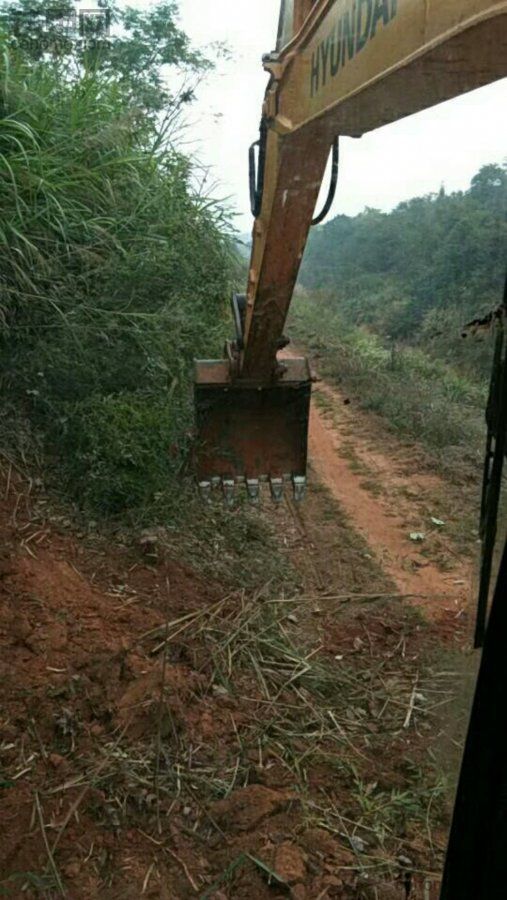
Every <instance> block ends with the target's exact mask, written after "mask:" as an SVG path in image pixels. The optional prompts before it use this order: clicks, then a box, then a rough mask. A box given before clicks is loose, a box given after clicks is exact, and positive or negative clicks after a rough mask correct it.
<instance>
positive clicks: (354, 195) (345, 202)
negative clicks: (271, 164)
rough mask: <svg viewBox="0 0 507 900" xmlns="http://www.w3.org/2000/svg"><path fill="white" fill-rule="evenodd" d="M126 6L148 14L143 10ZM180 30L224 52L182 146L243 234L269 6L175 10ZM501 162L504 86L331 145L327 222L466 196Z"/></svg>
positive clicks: (209, 4)
mask: <svg viewBox="0 0 507 900" xmlns="http://www.w3.org/2000/svg"><path fill="white" fill-rule="evenodd" d="M130 3H131V5H136V6H148V5H149V4H148V2H146V0H130ZM179 5H180V10H181V24H182V26H183V27H184V29H185V31H186V32H187V33H188V34H189V36H190V37H191V38H192V40H193V42H194V43H195V44H196V45H197V46H204V45H206V44H209V43H211V42H213V41H225V42H227V44H228V46H229V48H230V51H231V53H232V59H231V60H230V61H221V62H219V64H218V67H217V70H216V72H214V73H213V74H212V75H211V76H210V77H209V79H208V81H207V82H206V84H204V85H202V86H201V88H200V91H199V97H198V101H197V103H196V104H194V106H193V107H192V110H191V112H190V114H189V127H188V129H187V133H186V140H187V141H188V142H189V146H190V147H191V149H192V150H193V151H194V152H195V153H196V154H197V155H198V157H199V159H200V160H201V162H202V163H204V164H206V165H208V166H210V167H211V178H212V179H213V181H215V182H218V185H217V186H216V188H215V193H216V194H217V195H219V196H223V197H230V200H231V204H232V205H233V207H234V208H235V209H237V211H238V212H239V213H240V214H241V215H240V217H239V218H238V220H237V226H238V227H239V228H240V230H241V231H244V230H249V228H250V224H251V217H250V215H249V202H248V184H247V151H248V147H249V145H250V143H251V142H252V141H253V140H255V139H256V138H257V129H258V124H259V119H260V111H261V103H262V97H263V93H264V88H265V85H266V82H267V76H266V74H265V73H264V71H263V69H262V65H261V57H262V54H263V53H264V52H267V51H269V50H272V49H273V48H274V44H275V36H276V30H277V22H278V10H279V5H280V4H279V0H255V2H252V0H179ZM506 158H507V79H504V80H503V81H501V82H496V83H495V84H492V85H489V86H488V87H486V88H482V89H480V90H479V91H474V92H473V93H471V94H468V95H465V96H462V97H459V98H457V99H455V100H451V101H449V102H448V103H444V104H442V105H440V106H438V107H434V108H433V109H431V110H427V111H425V112H422V113H418V114H417V115H415V116H411V117H410V118H408V119H405V120H402V121H401V122H398V123H395V124H393V125H388V126H385V127H384V128H381V129H379V130H377V131H375V132H372V133H370V134H367V135H365V136H364V137H362V138H361V139H360V140H354V139H351V138H343V139H342V141H341V165H340V181H339V189H338V194H337V198H336V200H335V205H334V208H333V212H334V213H336V212H344V213H348V214H354V213H357V212H359V211H360V210H362V209H363V208H364V207H365V206H373V207H378V208H380V209H390V208H392V207H393V206H395V205H396V204H397V203H399V202H400V201H401V200H404V199H407V198H409V197H413V196H415V195H417V194H424V193H429V192H431V191H437V190H438V189H439V188H440V186H441V185H442V184H443V185H444V186H445V188H446V190H449V191H450V190H455V189H460V188H466V187H467V186H468V184H469V182H470V178H471V177H472V176H473V175H474V174H475V172H476V171H477V169H478V168H479V167H480V166H481V165H483V164H484V163H489V162H501V161H502V160H505V159H506Z"/></svg>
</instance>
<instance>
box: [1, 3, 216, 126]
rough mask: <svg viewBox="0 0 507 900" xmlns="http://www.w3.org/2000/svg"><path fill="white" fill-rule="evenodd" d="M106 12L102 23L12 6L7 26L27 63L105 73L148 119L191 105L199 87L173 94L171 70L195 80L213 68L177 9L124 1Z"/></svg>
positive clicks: (4, 10) (65, 6) (7, 7)
mask: <svg viewBox="0 0 507 900" xmlns="http://www.w3.org/2000/svg"><path fill="white" fill-rule="evenodd" d="M76 2H77V3H79V2H81V0H76ZM99 5H100V13H101V15H91V14H90V13H89V11H88V12H86V11H83V12H82V13H79V7H76V6H75V4H74V2H72V0H8V2H6V0H4V2H2V3H0V21H1V23H2V29H3V32H4V34H5V35H6V37H7V40H8V44H9V45H10V47H11V49H17V50H19V51H20V52H22V54H23V56H24V58H25V59H28V60H31V61H32V63H34V64H37V63H40V62H42V61H44V62H46V63H48V62H50V63H53V65H57V66H58V67H60V68H62V69H65V72H66V77H67V78H72V77H74V78H76V77H79V75H80V73H81V72H82V71H83V70H85V71H101V72H103V73H104V74H105V75H107V77H108V78H109V79H111V80H112V81H114V82H115V83H116V84H117V85H118V87H119V89H121V91H122V92H123V93H124V94H125V95H126V96H127V98H128V99H129V100H130V101H131V102H133V103H135V104H137V105H138V106H139V107H141V108H142V109H143V111H144V112H145V113H148V114H150V113H152V114H156V113H159V112H160V111H161V110H162V109H164V108H166V109H167V107H169V106H178V107H179V106H181V105H182V104H184V103H188V102H189V101H191V100H192V99H193V96H194V91H193V88H192V87H191V86H190V87H188V86H187V87H185V88H184V89H183V90H177V91H171V90H170V88H169V86H168V78H167V67H173V68H174V67H176V68H178V69H179V70H184V71H185V72H187V73H191V75H192V76H195V75H196V74H197V73H201V72H203V71H205V70H207V69H209V68H210V67H211V66H212V63H211V61H210V59H208V58H207V57H205V56H204V55H203V54H202V53H200V52H199V51H197V50H194V49H193V48H192V46H191V43H190V40H189V38H188V36H187V35H186V34H185V32H184V31H182V30H181V28H180V27H179V26H178V4H177V2H175V0H163V2H160V3H158V4H157V5H156V6H154V7H152V8H150V9H148V10H137V9H132V8H130V7H123V6H120V5H119V3H118V2H116V0H101V2H100V4H99Z"/></svg>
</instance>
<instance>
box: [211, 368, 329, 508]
mask: <svg viewBox="0 0 507 900" xmlns="http://www.w3.org/2000/svg"><path fill="white" fill-rule="evenodd" d="M283 367H284V371H283V374H282V376H281V378H280V379H279V380H278V381H277V383H276V385H274V386H269V387H260V386H259V385H256V384H252V383H251V382H242V381H241V380H240V379H238V380H236V379H235V380H234V381H232V380H231V376H230V373H229V364H228V362H227V361H226V360H211V361H199V362H197V363H196V375H195V408H196V421H197V446H196V451H195V468H196V472H197V477H198V480H199V486H200V489H201V493H202V494H203V495H204V496H206V495H207V494H211V491H212V489H213V488H221V489H222V490H223V492H224V494H225V498H226V500H228V501H230V502H233V499H234V495H235V492H236V491H237V490H240V489H241V488H240V486H241V485H243V486H244V488H245V489H246V493H247V496H248V498H249V499H250V501H251V502H252V503H256V502H258V498H259V495H260V484H261V483H262V482H269V483H270V485H271V494H272V496H273V499H274V500H275V501H278V502H279V501H281V500H282V499H283V495H284V483H287V482H290V483H291V484H292V486H293V489H294V496H295V499H296V500H301V499H303V495H304V492H305V487H306V459H307V440H308V420H309V413H310V395H311V378H310V369H309V365H308V362H307V360H306V359H286V360H284V361H283Z"/></svg>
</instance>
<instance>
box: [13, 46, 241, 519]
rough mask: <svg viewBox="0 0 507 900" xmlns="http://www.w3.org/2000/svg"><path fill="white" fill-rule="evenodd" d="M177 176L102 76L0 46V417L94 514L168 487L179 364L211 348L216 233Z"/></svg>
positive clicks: (181, 406)
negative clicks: (40, 451) (33, 442)
mask: <svg viewBox="0 0 507 900" xmlns="http://www.w3.org/2000/svg"><path fill="white" fill-rule="evenodd" d="M191 175H192V170H191V164H190V162H189V160H188V159H186V158H185V157H184V156H183V155H182V154H181V153H178V152H177V151H176V150H175V149H174V148H173V147H172V146H171V143H170V140H169V139H168V136H167V135H161V134H160V132H159V131H157V127H156V125H154V123H153V119H152V118H148V117H146V116H145V115H144V114H143V111H142V110H140V109H137V108H135V107H131V106H130V105H129V104H128V103H127V101H126V100H125V97H124V96H123V95H122V93H121V90H120V88H119V87H118V85H116V84H115V83H114V82H113V81H111V80H108V77H107V75H104V74H98V73H93V72H81V73H78V74H77V75H76V74H74V76H73V77H72V78H71V77H69V76H68V73H66V72H65V71H62V70H61V68H59V67H58V66H55V65H50V64H48V63H47V62H41V63H39V64H34V63H30V64H28V63H27V62H26V61H24V60H23V58H22V57H20V56H16V55H15V54H12V53H10V52H8V51H7V50H6V48H5V47H3V48H2V46H1V41H0V204H1V207H2V222H1V223H0V246H1V256H0V347H1V370H0V372H1V390H2V395H3V404H4V416H2V421H3V420H5V410H6V409H7V408H8V409H9V410H10V413H9V417H8V418H9V419H10V420H11V422H12V421H13V420H14V419H16V417H18V418H19V419H20V420H21V419H22V420H23V421H24V422H25V423H26V422H28V423H30V428H31V431H32V438H33V439H35V437H37V438H38V439H39V443H41V444H42V446H43V448H44V452H45V453H46V458H47V456H48V454H49V458H50V459H51V460H52V463H53V466H54V468H55V470H56V469H57V470H58V478H59V482H60V484H62V485H63V486H65V487H66V489H67V490H69V491H70V492H71V493H72V494H73V496H75V497H76V498H78V499H79V501H80V502H81V503H82V504H84V505H85V506H89V507H91V508H93V509H94V511H99V512H103V513H105V514H111V513H119V512H122V511H124V510H125V509H128V508H134V507H139V506H143V505H144V506H146V504H148V505H149V503H150V498H151V497H152V496H153V495H154V494H155V493H156V492H157V491H160V490H165V489H166V488H167V485H168V484H170V483H171V480H172V481H174V479H175V477H177V474H178V472H179V471H180V469H181V465H182V459H183V455H184V452H185V445H186V442H187V437H186V435H187V431H188V428H189V426H190V423H191V411H190V377H189V373H190V367H191V363H192V359H193V357H195V356H197V355H199V354H202V353H206V354H209V353H210V352H212V351H213V349H214V348H215V350H217V351H218V349H219V345H220V341H221V340H222V332H223V330H224V300H225V298H226V297H227V294H228V290H229V283H230V280H231V278H232V277H233V269H234V265H235V257H234V252H233V250H232V243H231V241H230V240H229V237H228V233H229V232H230V231H231V228H230V223H229V221H228V218H227V216H226V214H225V213H224V212H223V211H222V210H221V209H220V208H219V207H217V206H216V205H214V204H212V203H210V202H209V200H208V199H207V198H206V197H200V196H198V195H197V194H196V193H195V192H194V191H193V190H192V187H191ZM24 438H25V446H26V434H25V436H24ZM12 439H13V434H12V429H11V431H10V436H9V441H10V443H11V444H12ZM2 440H3V441H4V442H5V441H6V440H7V437H6V434H5V432H4V433H3V434H0V441H2ZM11 450H12V447H11Z"/></svg>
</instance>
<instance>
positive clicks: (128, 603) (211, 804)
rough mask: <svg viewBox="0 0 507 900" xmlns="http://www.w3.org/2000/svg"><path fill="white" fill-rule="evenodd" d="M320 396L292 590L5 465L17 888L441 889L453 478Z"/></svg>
mask: <svg viewBox="0 0 507 900" xmlns="http://www.w3.org/2000/svg"><path fill="white" fill-rule="evenodd" d="M320 392H321V394H323V395H324V397H325V398H326V400H327V405H326V410H323V408H322V407H318V406H316V405H314V410H313V413H312V426H311V445H310V454H311V460H312V466H313V475H312V479H313V489H312V490H311V491H310V496H309V499H308V502H307V503H306V504H305V506H304V507H303V508H302V509H301V510H299V511H297V510H296V509H294V507H292V506H291V505H290V504H289V505H288V506H283V507H281V508H278V509H269V510H267V511H266V514H265V515H266V517H267V519H268V520H270V522H271V524H272V525H274V526H275V529H276V532H277V542H278V552H280V553H281V554H282V555H281V558H282V559H283V558H285V559H286V561H287V566H291V567H295V569H296V570H297V571H298V572H299V578H300V590H299V592H297V593H294V589H293V587H291V592H290V593H284V591H281V592H279V593H277V594H276V595H273V592H272V591H270V585H269V584H267V585H259V588H258V590H257V591H255V592H253V593H252V592H249V593H247V592H246V591H244V590H242V589H241V588H238V590H237V591H233V592H232V593H231V592H230V591H225V590H224V589H223V588H222V587H221V585H220V584H216V583H212V582H210V581H209V580H204V579H203V578H201V577H199V576H198V575H197V574H196V573H195V572H192V571H190V570H188V569H186V568H185V567H184V566H182V565H180V564H179V563H178V562H177V561H175V560H174V558H171V557H170V556H169V555H168V554H167V553H166V552H165V551H164V548H163V547H162V548H161V551H160V553H159V554H158V558H157V559H150V560H147V559H146V557H145V556H143V546H142V544H139V545H136V544H135V543H134V544H130V545H129V546H125V545H121V544H119V545H117V544H115V543H114V542H111V541H108V540H106V539H104V538H99V537H96V538H93V539H92V538H90V536H89V535H88V536H82V535H79V534H76V533H72V529H71V525H70V523H69V522H66V521H65V520H64V519H62V518H61V517H60V518H58V517H56V516H54V515H51V514H50V507H49V505H48V504H47V503H46V502H45V500H44V498H43V497H39V498H34V497H33V496H30V492H29V490H28V487H27V486H26V485H25V484H24V483H23V482H22V480H21V479H18V478H15V477H13V473H12V471H10V472H6V473H3V474H4V476H5V477H4V479H3V482H2V500H1V502H0V537H1V538H2V554H1V557H0V698H1V712H0V719H1V721H0V728H1V735H0V802H1V812H0V819H1V825H2V834H3V838H2V842H1V846H0V886H1V888H2V890H3V892H4V893H5V894H6V895H7V896H11V897H20V898H21V897H30V896H33V897H38V896H41V897H48V898H49V897H58V896H67V897H69V898H71V900H92V898H98V897H100V898H101V900H103V898H104V900H108V898H111V900H113V898H127V897H132V898H138V897H141V896H146V897H154V898H155V897H161V898H167V900H169V898H170V900H186V898H190V897H200V898H203V900H204V898H205V897H207V898H209V900H211V898H213V900H253V898H255V900H261V898H266V900H278V898H280V900H281V898H283V897H287V896H289V897H292V898H294V900H314V898H320V900H326V898H337V900H370V898H373V897H375V898H379V900H389V898H391V900H396V898H398V900H406V898H409V900H423V898H424V900H426V898H427V897H428V891H430V894H429V896H430V897H431V891H433V893H434V895H435V896H436V891H437V883H438V873H439V871H440V867H441V862H442V852H443V849H444V847H445V827H446V822H447V820H448V819H447V817H448V804H447V801H446V799H445V791H444V789H443V788H442V783H443V782H442V779H443V777H444V776H443V775H442V774H441V773H439V772H437V771H436V770H435V758H436V755H435V754H436V750H437V749H438V747H442V746H444V745H445V746H446V747H448V748H452V747H454V743H453V742H454V741H455V739H456V733H455V728H454V725H455V726H456V728H457V729H458V732H459V728H460V727H461V725H460V723H454V724H453V725H452V727H451V728H450V729H449V727H448V723H447V722H446V721H445V719H446V710H448V709H449V704H452V703H454V701H455V684H454V681H453V678H452V670H455V668H456V666H458V667H459V666H460V665H461V662H460V660H461V650H460V648H461V646H462V644H463V635H464V627H465V625H464V623H465V616H464V615H463V605H464V602H465V587H466V583H467V580H468V578H469V568H468V563H467V562H466V561H460V560H458V559H457V557H456V555H455V552H454V553H453V552H452V547H451V543H450V542H447V539H446V537H445V531H444V529H445V528H449V527H450V524H451V520H452V515H451V516H449V515H447V516H446V515H444V512H443V509H444V506H443V504H444V502H445V497H446V486H445V485H444V484H443V483H442V482H440V481H439V479H436V477H434V476H430V475H428V474H427V473H426V474H420V473H419V474H418V473H417V472H416V471H414V469H411V468H410V459H409V457H407V455H406V451H405V450H403V451H402V449H400V448H398V452H397V453H395V452H394V451H393V452H391V451H390V450H388V449H386V445H383V446H382V447H381V446H379V442H377V444H375V443H374V442H372V436H371V430H370V426H369V425H368V423H366V422H364V421H363V420H361V419H360V417H359V416H358V414H357V413H356V411H355V410H351V409H350V407H349V406H344V403H343V399H344V398H342V397H340V396H339V395H337V394H336V393H335V392H331V391H330V389H328V388H327V387H325V386H320ZM351 447H352V449H351ZM391 449H392V448H391ZM404 453H405V455H403V454H404ZM414 468H415V467H414ZM319 481H320V482H321V483H323V484H324V485H325V486H326V488H327V490H324V491H323V490H322V487H321V485H319ZM439 496H440V498H441V505H438V497H439ZM435 503H436V504H437V505H436V506H435V509H434V512H435V515H434V517H435V518H437V517H439V518H440V517H441V520H442V521H444V520H445V523H446V524H445V526H438V525H437V526H434V527H433V529H431V528H430V527H428V514H429V513H430V512H433V504H435ZM430 504H431V507H430ZM447 512H452V511H451V510H447ZM261 521H262V519H261ZM412 530H418V531H421V532H423V531H425V538H424V540H423V541H422V542H421V543H420V544H417V545H415V544H413V542H411V541H410V538H409V537H408V532H410V531H412ZM210 539H213V536H210ZM171 546H172V547H173V548H174V536H173V537H172V539H171ZM446 548H448V549H449V552H447V549H446ZM248 551H249V548H248V545H245V565H247V564H248ZM172 552H174V550H173V551H172ZM290 584H291V586H292V585H293V584H294V579H293V578H292V579H291V581H290ZM406 594H410V595H411V596H410V598H409V601H408V602H405V601H404V600H403V598H402V597H401V596H400V595H406ZM411 602H415V603H417V604H419V605H420V606H421V608H422V611H423V614H424V615H423V617H421V616H420V615H419V614H417V615H416V614H415V613H414V610H413V609H412V608H411V606H410V603H411ZM429 613H431V614H429ZM164 648H167V652H166V653H165V654H164V652H163V651H164ZM436 648H437V649H438V648H441V652H442V654H443V655H444V658H445V660H447V659H448V658H449V654H451V656H452V663H451V665H450V666H448V665H447V663H444V664H442V665H440V661H439V658H438V654H437V657H435V652H436ZM439 652H440V650H439ZM432 660H435V662H432ZM428 749H431V753H432V755H431V758H430V757H429V756H428ZM453 752H454V751H453ZM454 755H455V754H454ZM437 756H438V754H437ZM443 756H444V757H445V761H446V765H447V764H448V758H449V753H447V752H446V753H445V754H443ZM425 891H426V893H425ZM432 900H433V897H432Z"/></svg>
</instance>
